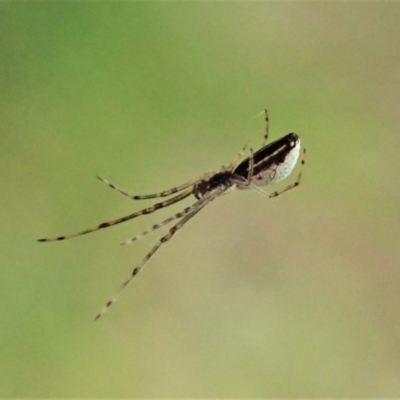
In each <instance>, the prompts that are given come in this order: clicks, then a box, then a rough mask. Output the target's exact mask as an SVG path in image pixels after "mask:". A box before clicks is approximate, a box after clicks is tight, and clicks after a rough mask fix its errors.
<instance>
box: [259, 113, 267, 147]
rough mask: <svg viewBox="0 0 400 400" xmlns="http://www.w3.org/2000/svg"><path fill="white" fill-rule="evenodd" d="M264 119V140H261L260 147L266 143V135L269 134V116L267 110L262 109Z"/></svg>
mask: <svg viewBox="0 0 400 400" xmlns="http://www.w3.org/2000/svg"><path fill="white" fill-rule="evenodd" d="M264 119H265V133H264V140H263V142H262V145H261V147H264V146H265V145H266V144H267V141H268V136H269V116H268V110H267V109H265V110H264Z"/></svg>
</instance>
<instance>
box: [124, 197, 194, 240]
mask: <svg viewBox="0 0 400 400" xmlns="http://www.w3.org/2000/svg"><path fill="white" fill-rule="evenodd" d="M196 204H197V203H195V204H194V205H193V206H190V207H186V208H185V209H184V210H183V211H181V212H179V213H176V214H175V215H173V216H172V217H169V218H167V219H166V220H164V221H162V222H159V223H158V224H155V225H153V226H152V227H151V228H149V229H146V230H145V231H143V232H142V233H140V234H139V235H136V236H134V237H133V238H131V239H128V240H125V241H124V242H122V243H121V245H122V246H125V245H128V244H131V243H133V242H135V241H136V240H139V239H141V238H142V237H143V236H146V235H148V234H149V233H152V232H154V231H155V230H157V229H160V228H162V227H163V226H165V225H167V224H169V223H170V222H172V221H173V220H175V219H178V218H182V217H184V216H185V215H187V214H190V213H191V212H192V211H194V210H195V209H196V208H197V207H196Z"/></svg>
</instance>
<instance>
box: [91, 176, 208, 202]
mask: <svg viewBox="0 0 400 400" xmlns="http://www.w3.org/2000/svg"><path fill="white" fill-rule="evenodd" d="M97 178H98V179H99V180H100V181H101V182H103V183H105V184H106V185H107V186H109V187H110V188H111V189H114V190H116V191H117V192H118V193H121V194H123V195H124V196H127V197H129V198H130V199H132V200H147V199H155V198H158V197H168V196H171V195H172V194H175V193H178V192H181V191H182V190H184V189H186V188H188V187H190V186H193V185H194V184H195V183H197V182H198V181H200V180H201V179H202V178H203V175H202V176H201V177H199V178H196V179H193V180H191V181H189V182H186V183H184V184H182V185H180V186H176V187H173V188H171V189H168V190H164V191H163V192H159V193H154V194H146V195H140V196H139V195H132V194H130V193H128V192H127V191H125V190H124V189H121V188H120V187H118V186H116V185H114V184H113V183H111V182H110V181H108V180H107V179H105V178H102V177H101V176H99V175H97Z"/></svg>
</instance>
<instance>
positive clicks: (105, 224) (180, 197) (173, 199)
mask: <svg viewBox="0 0 400 400" xmlns="http://www.w3.org/2000/svg"><path fill="white" fill-rule="evenodd" d="M191 194H192V189H191V188H190V189H188V190H185V191H184V192H182V193H180V194H178V195H176V196H174V197H171V198H170V199H168V200H165V201H163V202H160V203H156V204H154V205H152V206H151V207H147V208H144V209H143V210H140V211H136V212H135V213H133V214H129V215H127V216H125V217H121V218H117V219H115V220H113V221H107V222H103V223H101V224H99V225H97V226H95V227H93V228H89V229H85V230H83V231H80V232H77V233H72V234H70V235H65V236H58V237H54V238H48V239H38V242H54V241H57V240H65V239H71V238H73V237H76V236H81V235H86V234H87V233H91V232H95V231H98V230H99V229H103V228H108V227H109V226H114V225H117V224H120V223H121V222H125V221H129V220H130V219H133V218H136V217H139V216H141V215H145V214H151V213H153V212H154V211H156V210H159V209H160V208H164V207H168V206H170V205H171V204H174V203H177V202H178V201H181V200H183V199H185V198H186V197H188V196H190V195H191Z"/></svg>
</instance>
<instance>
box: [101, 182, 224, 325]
mask: <svg viewBox="0 0 400 400" xmlns="http://www.w3.org/2000/svg"><path fill="white" fill-rule="evenodd" d="M225 190H226V188H225V187H219V188H218V189H216V190H214V191H212V192H209V193H207V194H205V195H204V197H203V198H201V199H200V200H198V201H197V202H195V203H194V204H193V205H192V206H190V207H187V208H185V210H183V211H182V212H181V213H178V214H176V215H174V216H173V217H171V218H168V219H167V220H165V221H163V222H161V223H160V224H157V225H155V226H154V227H153V228H151V229H149V230H148V231H145V232H143V233H142V234H141V235H138V236H136V237H135V238H138V239H140V238H141V237H142V236H144V235H145V234H147V233H150V232H152V231H154V230H155V229H158V228H160V227H161V226H164V225H165V224H167V223H168V222H171V221H172V220H173V219H176V218H181V220H180V221H179V222H178V223H177V224H176V225H174V226H173V227H172V228H171V229H170V230H169V231H168V233H167V234H166V235H164V236H162V237H161V239H160V240H159V241H158V242H157V243H156V245H155V246H154V247H153V248H152V249H151V250H150V251H149V252H148V253H147V255H146V256H145V257H144V258H143V260H142V261H141V262H140V263H139V264H138V265H136V266H135V268H134V269H133V270H132V272H131V274H130V275H129V278H128V279H127V280H126V281H125V282H124V283H123V284H122V285H121V286H120V288H119V290H118V291H117V293H115V295H114V296H113V298H112V299H111V300H109V301H108V302H107V303H106V305H105V306H104V307H103V308H102V310H101V311H100V312H99V313H98V314H97V315H96V317H95V320H98V319H99V318H100V317H101V316H102V315H103V314H104V313H106V312H107V310H108V309H109V308H110V307H111V306H112V305H113V304H114V303H115V302H116V301H117V299H118V296H119V294H120V293H121V292H122V290H124V288H125V286H127V285H128V284H129V283H130V281H131V280H132V279H133V278H134V277H135V276H136V275H137V274H138V273H139V272H140V271H141V270H142V269H143V268H144V266H145V265H146V264H147V262H148V261H149V260H150V258H151V257H153V255H154V254H155V253H156V252H157V250H158V249H159V248H160V247H161V246H162V245H163V244H164V243H166V242H167V241H168V240H170V239H171V238H172V236H174V235H175V233H176V232H178V231H179V230H180V229H181V228H182V227H183V226H184V225H185V224H186V223H187V222H188V221H189V220H190V219H192V218H193V217H194V216H195V215H196V214H197V213H198V212H199V211H200V210H202V209H203V208H204V207H205V206H206V205H207V204H208V203H209V202H210V201H211V200H214V199H215V198H216V197H218V196H220V195H221V194H222V193H223V192H224V191H225ZM135 238H133V239H131V241H133V240H135ZM131 241H127V243H130V242H131Z"/></svg>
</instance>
